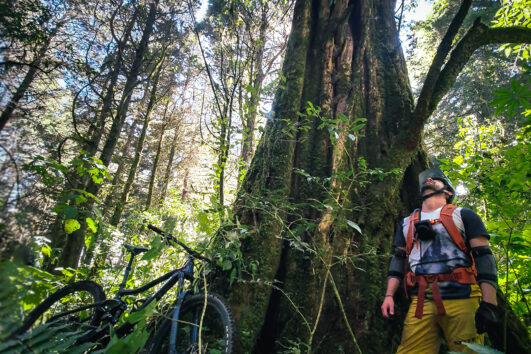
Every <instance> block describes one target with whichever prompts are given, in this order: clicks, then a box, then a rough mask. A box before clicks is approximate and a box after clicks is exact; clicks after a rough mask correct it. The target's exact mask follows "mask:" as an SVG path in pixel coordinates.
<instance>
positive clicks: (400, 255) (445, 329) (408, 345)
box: [381, 168, 497, 353]
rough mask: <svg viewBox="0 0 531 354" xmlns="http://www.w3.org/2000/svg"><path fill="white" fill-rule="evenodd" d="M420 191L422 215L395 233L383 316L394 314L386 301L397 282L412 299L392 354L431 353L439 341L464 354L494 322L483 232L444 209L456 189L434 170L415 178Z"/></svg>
mask: <svg viewBox="0 0 531 354" xmlns="http://www.w3.org/2000/svg"><path fill="white" fill-rule="evenodd" d="M419 185H420V187H421V190H420V192H421V196H422V197H421V201H422V206H421V210H415V211H414V212H413V213H412V214H411V216H409V217H407V218H405V219H404V220H403V223H402V225H401V227H399V228H398V230H397V232H396V235H395V240H394V243H393V245H394V247H395V252H394V255H393V258H392V260H391V264H390V266H389V277H388V280H387V290H386V293H385V294H386V295H385V298H384V301H383V303H382V306H381V309H382V314H383V316H384V317H385V318H389V317H390V316H392V315H393V314H394V300H393V295H394V294H395V292H396V291H397V289H398V288H399V284H400V280H404V283H405V285H404V286H406V285H407V287H408V289H409V290H410V292H411V295H413V296H412V302H411V305H410V308H409V311H408V314H407V317H406V320H405V322H404V330H403V333H402V341H401V343H400V346H399V347H398V351H397V352H398V353H438V352H439V347H440V344H441V339H442V338H441V336H443V337H444V339H445V340H446V344H447V345H448V348H449V349H450V350H451V351H457V352H463V351H468V350H467V349H468V348H467V347H466V346H465V345H463V344H462V342H475V343H482V341H483V338H482V336H479V335H478V333H484V332H485V331H487V330H489V329H491V328H493V326H495V324H496V323H497V316H496V305H497V302H496V286H497V274H496V263H495V261H494V257H493V256H492V252H491V251H490V248H489V234H488V233H487V231H486V229H485V226H484V224H483V222H482V221H481V218H480V217H479V216H478V215H477V214H476V213H475V212H474V211H472V210H470V209H465V208H456V207H455V206H453V205H451V204H450V203H451V202H452V200H453V198H454V194H455V191H454V189H453V187H452V186H451V184H450V182H449V181H448V179H447V178H446V177H445V176H444V174H443V173H442V172H441V170H440V169H438V168H431V169H428V170H426V171H423V172H421V173H420V174H419ZM477 283H479V286H478V285H477ZM481 297H482V301H481ZM476 328H477V332H476Z"/></svg>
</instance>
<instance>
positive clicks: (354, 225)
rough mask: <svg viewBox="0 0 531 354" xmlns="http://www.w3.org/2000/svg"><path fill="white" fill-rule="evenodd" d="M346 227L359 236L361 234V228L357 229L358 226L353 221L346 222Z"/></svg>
mask: <svg viewBox="0 0 531 354" xmlns="http://www.w3.org/2000/svg"><path fill="white" fill-rule="evenodd" d="M347 225H348V226H350V227H352V228H353V229H354V230H356V231H358V232H359V233H360V234H362V232H361V228H360V227H359V225H358V224H356V223H355V222H354V221H351V220H347Z"/></svg>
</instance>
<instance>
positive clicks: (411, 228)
mask: <svg viewBox="0 0 531 354" xmlns="http://www.w3.org/2000/svg"><path fill="white" fill-rule="evenodd" d="M418 220H419V211H418V209H417V210H415V211H414V212H412V213H411V215H410V216H409V228H408V230H407V237H406V255H407V256H409V254H410V253H411V249H412V248H413V234H414V233H415V221H418Z"/></svg>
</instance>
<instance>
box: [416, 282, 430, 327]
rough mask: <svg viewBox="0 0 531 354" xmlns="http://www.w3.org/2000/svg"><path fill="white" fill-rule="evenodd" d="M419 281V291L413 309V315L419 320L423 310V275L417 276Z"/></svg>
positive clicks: (424, 284) (424, 285)
mask: <svg viewBox="0 0 531 354" xmlns="http://www.w3.org/2000/svg"><path fill="white" fill-rule="evenodd" d="M417 280H418V283H419V292H418V295H417V296H418V297H417V308H416V309H415V317H416V318H418V319H419V320H420V319H422V313H423V312H424V293H425V292H426V286H427V285H428V283H426V279H425V278H424V277H423V276H417Z"/></svg>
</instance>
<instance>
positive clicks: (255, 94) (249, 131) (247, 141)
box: [240, 3, 269, 175]
mask: <svg viewBox="0 0 531 354" xmlns="http://www.w3.org/2000/svg"><path fill="white" fill-rule="evenodd" d="M267 10H268V7H267V3H264V4H263V5H262V18H261V24H260V35H259V38H258V43H259V45H258V48H257V49H256V55H255V57H254V58H253V62H254V65H255V68H256V70H255V71H256V76H255V78H254V80H253V85H252V87H253V89H252V91H251V95H250V98H249V104H248V107H247V112H246V114H245V124H244V132H243V139H242V152H241V157H240V159H241V162H242V165H241V167H240V175H241V173H242V172H243V170H246V169H247V168H248V167H249V163H250V162H251V157H252V156H253V152H254V131H255V129H256V116H257V113H258V105H259V104H260V95H261V93H262V84H263V82H264V78H265V75H264V68H263V61H264V51H265V43H266V41H267V29H268V28H269V23H268V19H267Z"/></svg>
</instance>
